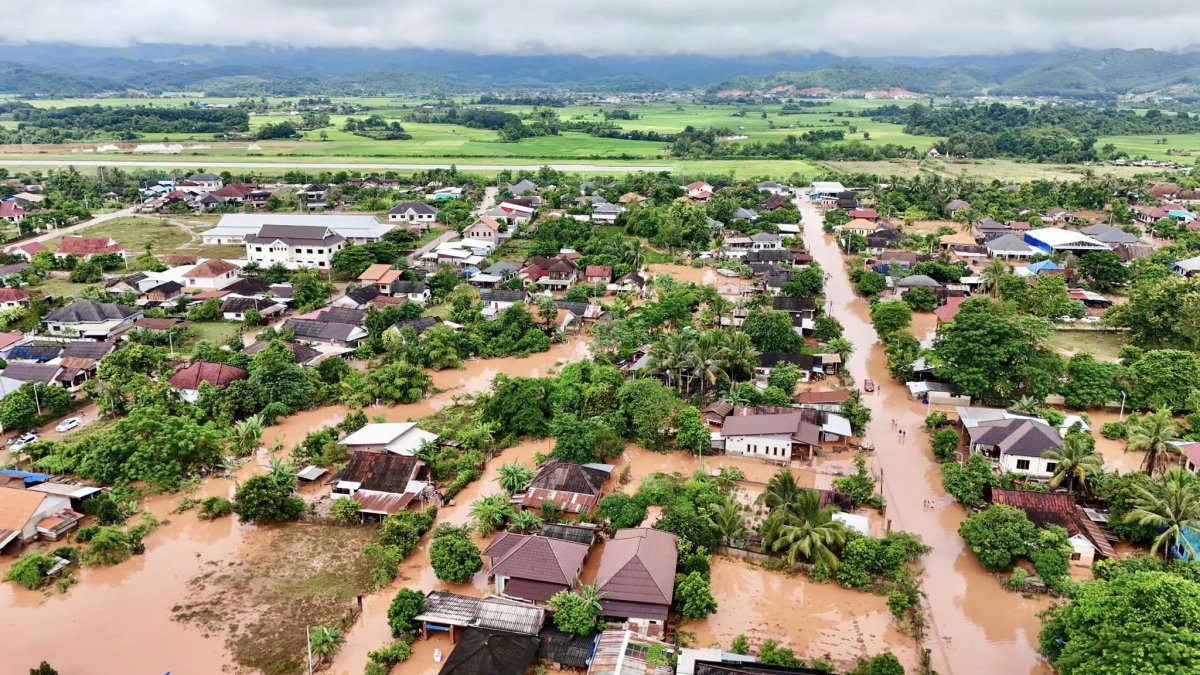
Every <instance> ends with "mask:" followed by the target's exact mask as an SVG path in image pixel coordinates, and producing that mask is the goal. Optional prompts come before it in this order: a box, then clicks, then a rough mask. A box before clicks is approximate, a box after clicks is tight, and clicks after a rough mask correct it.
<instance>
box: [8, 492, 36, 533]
mask: <svg viewBox="0 0 1200 675" xmlns="http://www.w3.org/2000/svg"><path fill="white" fill-rule="evenodd" d="M45 498H46V495H45V493H42V492H34V491H32V490H14V489H10V488H0V530H15V531H18V532H20V531H21V530H23V529H24V528H25V524H26V523H28V522H29V519H30V518H32V517H33V512H34V511H37V508H38V507H39V506H41V504H42V500H43V499H45Z"/></svg>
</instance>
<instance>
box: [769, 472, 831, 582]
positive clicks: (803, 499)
mask: <svg viewBox="0 0 1200 675" xmlns="http://www.w3.org/2000/svg"><path fill="white" fill-rule="evenodd" d="M789 478H790V476H789ZM769 488H770V486H768V489H769ZM776 511H778V515H777V514H776ZM834 512H835V509H834V507H833V506H826V507H824V508H822V507H821V497H820V495H819V494H818V493H817V492H816V491H815V490H801V491H799V494H798V495H797V496H796V497H795V501H794V502H791V503H789V504H788V505H787V506H786V507H784V508H780V507H777V508H776V509H773V510H772V512H771V515H770V516H768V518H767V523H766V525H765V530H764V535H763V544H764V545H767V542H768V541H770V544H769V546H770V548H771V550H772V551H776V552H778V551H783V550H786V551H787V561H788V563H789V564H795V563H796V561H797V560H801V559H802V560H806V561H808V562H812V563H821V564H822V565H824V566H825V567H826V568H828V569H830V570H836V569H837V567H838V559H837V555H836V551H837V550H839V549H841V547H842V546H843V545H844V544H845V542H846V528H845V526H844V525H842V524H841V523H840V522H838V521H836V520H834V519H833V514H834Z"/></svg>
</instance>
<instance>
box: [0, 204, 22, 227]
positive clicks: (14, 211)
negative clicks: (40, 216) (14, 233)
mask: <svg viewBox="0 0 1200 675" xmlns="http://www.w3.org/2000/svg"><path fill="white" fill-rule="evenodd" d="M0 220H7V221H8V222H10V223H13V224H16V223H19V222H21V221H22V220H25V209H23V208H21V205H20V204H18V203H16V202H15V201H11V200H10V201H6V202H0Z"/></svg>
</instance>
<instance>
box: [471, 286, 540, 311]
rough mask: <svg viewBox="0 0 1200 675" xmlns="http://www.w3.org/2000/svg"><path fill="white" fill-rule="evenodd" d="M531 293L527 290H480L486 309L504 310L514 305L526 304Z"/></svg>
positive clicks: (480, 297)
mask: <svg viewBox="0 0 1200 675" xmlns="http://www.w3.org/2000/svg"><path fill="white" fill-rule="evenodd" d="M528 297H529V294H528V293H526V292H525V291H509V290H492V291H487V290H484V291H479V300H480V301H481V302H482V303H483V307H484V309H491V310H493V311H495V312H502V311H504V310H506V309H508V308H509V307H512V306H513V305H519V304H524V303H525V300H526V299H527V298H528Z"/></svg>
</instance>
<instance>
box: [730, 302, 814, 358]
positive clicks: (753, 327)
mask: <svg viewBox="0 0 1200 675" xmlns="http://www.w3.org/2000/svg"><path fill="white" fill-rule="evenodd" d="M742 332H743V333H745V334H746V335H748V336H750V341H751V342H752V343H753V344H754V348H755V349H757V350H758V351H760V352H798V351H800V347H801V346H802V345H803V343H804V341H803V340H802V339H801V338H800V336H799V335H798V334H797V333H796V331H795V329H794V328H793V327H792V318H791V317H790V316H789V315H788V314H787V312H772V311H770V310H755V311H753V312H750V315H749V316H747V317H746V321H745V322H744V323H743V324H742Z"/></svg>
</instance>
